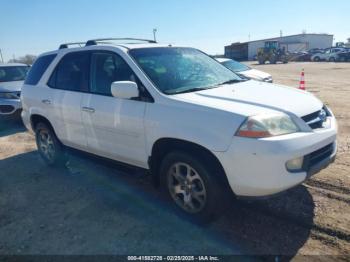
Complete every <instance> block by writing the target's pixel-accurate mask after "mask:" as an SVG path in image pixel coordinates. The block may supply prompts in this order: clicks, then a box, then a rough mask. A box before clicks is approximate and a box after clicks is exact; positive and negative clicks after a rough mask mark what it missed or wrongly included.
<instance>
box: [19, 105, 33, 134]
mask: <svg viewBox="0 0 350 262" xmlns="http://www.w3.org/2000/svg"><path fill="white" fill-rule="evenodd" d="M21 117H22V121H23V124H24V126H25V127H26V128H27V129H28V131H29V132H30V133H34V131H33V128H32V124H31V121H30V114H29V112H28V111H26V110H22V113H21Z"/></svg>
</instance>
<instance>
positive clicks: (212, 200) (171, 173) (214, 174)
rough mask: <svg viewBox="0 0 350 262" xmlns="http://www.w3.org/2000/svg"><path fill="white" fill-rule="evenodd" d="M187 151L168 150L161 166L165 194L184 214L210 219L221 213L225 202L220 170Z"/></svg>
mask: <svg viewBox="0 0 350 262" xmlns="http://www.w3.org/2000/svg"><path fill="white" fill-rule="evenodd" d="M212 169H213V168H210V167H209V166H208V165H207V163H205V162H204V161H202V160H201V159H199V158H197V157H193V156H191V155H189V154H188V153H185V152H181V151H174V152H171V153H169V154H167V155H166V156H165V157H164V159H163V161H162V163H161V167H160V178H161V186H162V190H163V192H164V194H165V195H166V196H167V198H168V199H169V200H171V201H172V202H173V203H174V204H175V205H176V206H177V208H178V209H179V210H181V211H182V214H185V215H186V216H187V217H188V218H190V219H194V220H195V222H201V223H208V222H210V221H212V220H214V219H215V218H217V217H218V215H220V211H221V207H223V206H224V201H223V199H224V198H223V197H222V195H223V194H222V192H224V191H225V190H224V189H223V186H222V185H221V183H220V182H219V176H218V175H219V174H218V172H220V171H219V170H212Z"/></svg>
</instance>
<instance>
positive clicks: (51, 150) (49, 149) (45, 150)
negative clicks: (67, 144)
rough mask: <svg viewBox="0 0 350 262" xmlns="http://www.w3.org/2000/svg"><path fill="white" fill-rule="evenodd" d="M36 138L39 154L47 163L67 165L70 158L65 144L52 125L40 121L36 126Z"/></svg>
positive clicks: (50, 164) (60, 165)
mask: <svg viewBox="0 0 350 262" xmlns="http://www.w3.org/2000/svg"><path fill="white" fill-rule="evenodd" d="M35 140H36V144H37V147H38V151H39V154H40V156H41V158H42V159H43V160H44V162H45V163H46V164H47V165H49V166H59V167H62V166H65V164H66V163H67V159H68V158H67V155H66V152H65V150H64V146H63V145H62V144H61V142H60V141H59V140H58V138H57V136H56V134H55V132H54V131H53V130H52V128H51V127H49V126H48V125H47V124H45V123H38V124H37V125H36V127H35Z"/></svg>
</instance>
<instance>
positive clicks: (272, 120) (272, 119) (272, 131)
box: [236, 113, 299, 138]
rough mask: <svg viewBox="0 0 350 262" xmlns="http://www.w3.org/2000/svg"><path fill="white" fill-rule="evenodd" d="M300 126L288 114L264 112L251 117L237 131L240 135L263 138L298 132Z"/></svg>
mask: <svg viewBox="0 0 350 262" xmlns="http://www.w3.org/2000/svg"><path fill="white" fill-rule="evenodd" d="M298 131H299V128H298V127H297V126H296V124H295V123H294V122H293V120H292V119H291V118H290V117H289V116H287V115H286V114H282V113H281V114H263V115H257V116H252V117H249V118H248V119H247V120H246V121H245V122H244V123H243V125H242V126H241V127H240V128H239V130H238V132H237V133H236V135H237V136H240V137H249V138H263V137H272V136H280V135H286V134H291V133H296V132H298Z"/></svg>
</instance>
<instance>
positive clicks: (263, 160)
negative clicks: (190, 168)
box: [214, 118, 337, 197]
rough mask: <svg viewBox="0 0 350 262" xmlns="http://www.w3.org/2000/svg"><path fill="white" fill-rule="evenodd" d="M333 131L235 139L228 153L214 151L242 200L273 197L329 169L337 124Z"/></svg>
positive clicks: (332, 158)
mask: <svg viewBox="0 0 350 262" xmlns="http://www.w3.org/2000/svg"><path fill="white" fill-rule="evenodd" d="M331 120H332V124H331V128H328V129H324V130H315V131H314V132H305V133H295V134H290V135H285V136H280V137H273V138H266V139H247V138H240V137H234V139H233V142H232V145H231V146H230V148H229V150H228V151H226V152H214V154H215V155H216V156H217V158H218V159H219V161H220V162H221V164H222V166H223V168H224V170H225V173H226V176H227V179H228V182H229V184H230V186H231V188H232V190H233V192H234V193H235V194H236V195H237V196H238V197H269V196H272V195H275V194H278V193H280V192H283V191H286V190H288V189H290V188H292V187H295V186H297V185H299V184H301V183H303V182H304V181H305V180H307V179H308V178H309V177H310V176H312V175H315V174H316V173H318V172H319V171H321V170H322V169H323V168H325V167H327V166H328V165H329V164H330V163H332V162H333V161H334V159H335V156H336V152H337V142H336V136H337V123H336V120H335V118H332V119H331ZM299 157H304V161H306V159H308V158H310V159H311V160H310V162H307V163H306V165H305V166H304V167H303V168H302V169H301V170H300V171H297V172H290V171H288V170H287V168H286V163H287V161H289V160H292V159H295V158H299Z"/></svg>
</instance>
